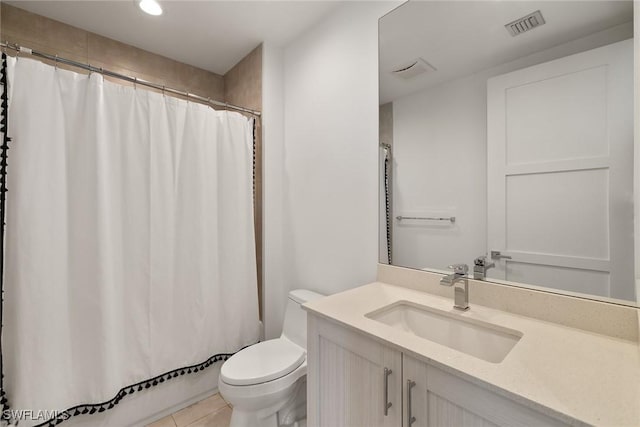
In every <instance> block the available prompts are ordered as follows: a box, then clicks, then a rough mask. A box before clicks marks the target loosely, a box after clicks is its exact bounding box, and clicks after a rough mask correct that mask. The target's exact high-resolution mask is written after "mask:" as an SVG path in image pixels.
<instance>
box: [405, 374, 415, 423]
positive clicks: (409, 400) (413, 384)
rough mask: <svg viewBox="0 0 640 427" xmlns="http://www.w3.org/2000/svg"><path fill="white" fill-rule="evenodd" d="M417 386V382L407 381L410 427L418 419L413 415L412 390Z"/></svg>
mask: <svg viewBox="0 0 640 427" xmlns="http://www.w3.org/2000/svg"><path fill="white" fill-rule="evenodd" d="M415 386H416V382H415V381H411V380H407V418H408V419H409V427H411V424H413V423H414V422H415V421H416V417H414V416H413V415H412V414H411V389H412V388H413V387H415Z"/></svg>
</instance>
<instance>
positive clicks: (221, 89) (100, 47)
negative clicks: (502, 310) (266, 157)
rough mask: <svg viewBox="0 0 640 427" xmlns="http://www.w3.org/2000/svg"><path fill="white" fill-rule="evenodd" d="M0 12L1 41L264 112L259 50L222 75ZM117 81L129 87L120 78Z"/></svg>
mask: <svg viewBox="0 0 640 427" xmlns="http://www.w3.org/2000/svg"><path fill="white" fill-rule="evenodd" d="M0 14H1V20H0V39H1V40H2V41H3V42H4V41H7V42H10V43H17V44H20V45H23V46H26V47H29V48H32V49H36V50H40V51H42V52H45V53H48V54H51V55H59V56H61V57H65V58H69V59H72V60H75V61H78V62H83V63H89V64H91V65H94V66H96V67H103V68H105V69H108V70H110V71H115V72H117V73H121V74H125V75H128V76H132V77H138V78H140V79H144V80H148V81H151V82H153V83H158V84H161V85H165V86H167V87H172V88H175V89H178V90H181V91H187V92H190V93H194V94H197V95H200V96H204V97H208V98H211V99H215V100H220V101H226V102H229V103H230V104H234V105H239V106H243V107H246V108H250V109H254V110H259V111H261V110H262V46H258V47H257V48H256V49H254V50H253V51H252V52H251V53H249V54H248V55H247V56H246V57H245V58H243V59H242V60H241V61H240V62H239V63H238V64H236V65H235V66H234V67H233V68H232V69H231V70H229V71H228V72H227V73H226V74H225V75H224V76H220V75H218V74H215V73H212V72H210V71H207V70H203V69H200V68H197V67H193V66H191V65H187V64H184V63H182V62H178V61H174V60H173V59H170V58H166V57H163V56H160V55H157V54H154V53H151V52H148V51H145V50H142V49H138V48H136V47H133V46H130V45H127V44H125V43H121V42H118V41H116V40H113V39H109V38H106V37H102V36H100V35H98V34H94V33H91V32H88V31H85V30H82V29H80V28H76V27H72V26H70V25H67V24H64V23H62V22H59V21H55V20H52V19H49V18H46V17H44V16H40V15H36V14H34V13H30V12H27V11H25V10H22V9H19V8H17V7H13V6H9V5H7V4H0ZM9 53H10V52H9ZM60 66H61V67H64V66H63V65H60ZM75 71H77V69H75ZM118 82H119V83H122V84H128V83H125V82H123V81H121V80H120V81H118ZM259 124H260V121H258V128H257V131H256V136H257V138H256V203H255V226H256V248H257V249H256V255H257V257H256V258H257V260H258V266H257V268H258V296H259V301H260V303H262V167H261V166H262V130H261V127H260V125H259ZM260 312H261V313H262V309H261V310H260Z"/></svg>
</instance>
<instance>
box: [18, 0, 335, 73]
mask: <svg viewBox="0 0 640 427" xmlns="http://www.w3.org/2000/svg"><path fill="white" fill-rule="evenodd" d="M6 3H8V4H11V5H13V6H16V7H19V8H21V9H25V10H28V11H30V12H33V13H37V14H39V15H44V16H47V17H49V18H52V19H55V20H57V21H61V22H64V23H66V24H69V25H73V26H75V27H79V28H82V29H84V30H87V31H91V32H94V33H97V34H100V35H102V36H105V37H109V38H112V39H115V40H118V41H120V42H123V43H127V44H130V45H133V46H136V47H138V48H141V49H144V50H148V51H150V52H153V53H156V54H159V55H163V56H166V57H169V58H172V59H175V60H177V61H181V62H184V63H187V64H190V65H193V66H196V67H199V68H203V69H205V70H209V71H213V72H214V73H217V74H224V73H226V72H227V71H228V70H229V69H230V68H232V67H233V66H234V65H235V64H236V63H238V61H240V60H241V59H242V58H243V57H244V56H245V55H247V54H248V53H249V52H250V51H251V50H253V49H254V48H255V47H256V46H258V45H259V44H260V43H261V42H263V41H269V42H273V43H275V44H278V45H286V44H287V43H288V42H290V41H292V40H293V39H295V38H296V37H297V36H298V35H300V34H301V33H302V32H303V31H304V30H306V29H307V28H309V27H311V26H313V25H314V24H315V23H317V22H318V21H320V20H321V19H322V18H323V17H325V16H326V15H328V14H329V13H330V12H331V11H332V10H334V9H335V8H336V7H338V6H339V5H340V4H341V3H342V2H339V1H266V0H264V1H187V0H184V1H175V0H174V1H167V0H160V4H161V5H162V7H163V9H164V13H163V14H162V15H161V16H157V17H155V16H150V15H146V14H145V13H143V12H142V11H141V10H140V9H139V8H138V7H137V5H136V3H135V2H134V0H120V1H56V0H51V1H24V0H23V1H15V0H14V1H6Z"/></svg>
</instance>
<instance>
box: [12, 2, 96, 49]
mask: <svg viewBox="0 0 640 427" xmlns="http://www.w3.org/2000/svg"><path fill="white" fill-rule="evenodd" d="M0 7H1V8H2V25H1V29H0V30H1V33H2V40H3V41H5V40H9V41H11V40H12V39H20V40H22V41H23V43H24V44H27V43H26V42H32V43H38V44H39V45H41V46H42V45H46V46H48V47H50V48H53V47H55V48H56V49H57V50H58V52H57V53H58V54H60V53H61V52H66V53H69V54H72V55H74V56H75V57H78V58H82V59H83V60H86V58H87V34H88V33H87V32H86V31H84V30H81V29H79V28H75V27H72V26H70V25H67V24H63V23H62V22H58V21H54V20H52V19H49V18H45V17H44V16H40V15H36V14H34V13H31V12H27V11H25V10H22V9H19V8H17V7H13V6H9V5H7V4H4V3H2V5H0ZM53 53H54V54H55V53H56V52H53Z"/></svg>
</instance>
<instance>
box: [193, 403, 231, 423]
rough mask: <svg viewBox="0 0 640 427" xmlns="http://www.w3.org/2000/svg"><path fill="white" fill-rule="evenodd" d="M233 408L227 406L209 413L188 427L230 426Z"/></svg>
mask: <svg viewBox="0 0 640 427" xmlns="http://www.w3.org/2000/svg"><path fill="white" fill-rule="evenodd" d="M231 411H232V410H231V408H229V407H228V406H225V407H224V408H222V409H220V410H219V411H218V412H215V413H213V414H210V415H207V416H206V417H204V418H201V419H199V420H198V421H196V422H194V423H192V424H189V425H188V427H229V423H230V422H231Z"/></svg>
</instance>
